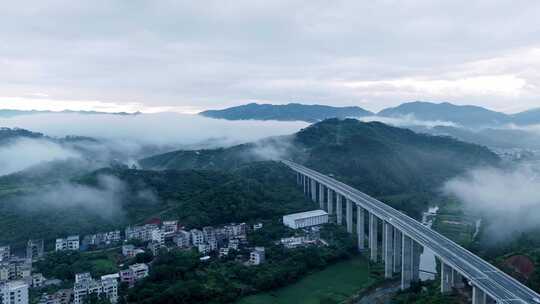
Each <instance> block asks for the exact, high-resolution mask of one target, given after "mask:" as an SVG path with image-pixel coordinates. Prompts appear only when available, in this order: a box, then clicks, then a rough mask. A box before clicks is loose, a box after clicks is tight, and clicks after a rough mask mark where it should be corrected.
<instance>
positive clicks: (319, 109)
mask: <svg viewBox="0 0 540 304" xmlns="http://www.w3.org/2000/svg"><path fill="white" fill-rule="evenodd" d="M199 114H200V115H203V116H207V117H211V118H220V119H228V120H250V119H251V120H284V121H287V120H301V121H306V122H317V121H321V120H324V119H328V118H348V117H365V116H378V117H380V118H381V119H383V118H385V117H390V118H403V117H406V118H411V119H415V120H419V121H431V122H441V123H442V122H444V123H445V124H447V123H453V124H455V126H460V127H470V128H478V127H491V128H493V127H501V126H505V125H508V124H517V125H532V124H540V109H531V110H528V111H524V112H520V113H516V114H506V113H502V112H497V111H493V110H490V109H487V108H484V107H480V106H473V105H456V104H452V103H449V102H427V101H414V102H405V103H402V104H400V105H398V106H395V107H389V108H385V109H382V110H381V111H379V112H378V113H373V112H370V111H367V110H365V109H362V108H360V107H354V106H353V107H332V106H325V105H303V104H297V103H291V104H287V105H272V104H256V103H250V104H246V105H241V106H236V107H230V108H226V109H222V110H208V111H203V112H201V113H199Z"/></svg>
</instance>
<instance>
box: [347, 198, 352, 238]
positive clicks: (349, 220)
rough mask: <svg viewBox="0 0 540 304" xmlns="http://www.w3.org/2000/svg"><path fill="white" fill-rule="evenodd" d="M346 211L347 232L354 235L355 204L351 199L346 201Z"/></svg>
mask: <svg viewBox="0 0 540 304" xmlns="http://www.w3.org/2000/svg"><path fill="white" fill-rule="evenodd" d="M345 202H346V203H345V204H346V209H345V220H346V222H347V232H348V233H353V210H352V206H353V202H352V201H351V200H350V199H345Z"/></svg>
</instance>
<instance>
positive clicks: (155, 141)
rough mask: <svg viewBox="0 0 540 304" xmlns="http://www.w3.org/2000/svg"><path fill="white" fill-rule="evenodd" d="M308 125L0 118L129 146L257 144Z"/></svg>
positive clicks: (182, 118) (185, 118)
mask: <svg viewBox="0 0 540 304" xmlns="http://www.w3.org/2000/svg"><path fill="white" fill-rule="evenodd" d="M307 125H308V123H305V122H278V121H252V120H246V121H228V120H222V119H212V118H207V117H203V116H199V115H189V114H177V113H158V114H140V115H97V114H96V115H85V114H66V113H53V114H35V115H25V116H16V117H11V118H2V119H0V126H5V127H19V128H24V129H28V130H31V131H35V132H41V133H44V134H47V135H50V136H59V137H62V136H66V135H79V136H89V137H94V138H99V139H106V140H110V141H115V142H121V143H124V144H126V145H133V144H137V145H202V146H204V145H213V146H223V145H232V144H238V143H244V142H250V141H255V140H258V139H261V138H264V137H268V136H276V135H285V134H292V133H295V132H297V131H298V130H300V129H301V128H304V127H306V126H307Z"/></svg>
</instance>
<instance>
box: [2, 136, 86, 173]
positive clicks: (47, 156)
mask: <svg viewBox="0 0 540 304" xmlns="http://www.w3.org/2000/svg"><path fill="white" fill-rule="evenodd" d="M78 157H80V155H79V153H78V152H76V151H75V150H72V149H69V148H66V147H63V146H61V145H59V144H56V143H54V142H51V141H48V140H45V139H32V138H21V139H17V140H15V141H13V142H11V143H9V144H7V145H3V146H0V176H1V175H5V174H10V173H14V172H17V171H20V170H23V169H26V168H28V167H31V166H34V165H37V164H40V163H42V162H47V161H55V160H66V159H69V158H78Z"/></svg>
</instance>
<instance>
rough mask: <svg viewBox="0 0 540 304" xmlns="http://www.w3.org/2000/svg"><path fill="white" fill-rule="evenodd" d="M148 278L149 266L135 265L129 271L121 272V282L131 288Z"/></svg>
mask: <svg viewBox="0 0 540 304" xmlns="http://www.w3.org/2000/svg"><path fill="white" fill-rule="evenodd" d="M147 276H148V265H146V264H143V263H141V264H133V265H131V266H129V268H128V269H125V270H121V271H120V281H121V282H126V283H128V284H129V286H133V285H134V284H135V282H137V281H139V280H141V279H144V278H146V277H147Z"/></svg>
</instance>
